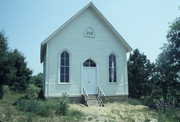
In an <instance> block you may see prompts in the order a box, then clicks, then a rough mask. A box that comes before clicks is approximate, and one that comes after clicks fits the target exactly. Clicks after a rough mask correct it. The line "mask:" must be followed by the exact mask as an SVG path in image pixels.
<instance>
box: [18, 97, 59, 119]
mask: <svg viewBox="0 0 180 122" xmlns="http://www.w3.org/2000/svg"><path fill="white" fill-rule="evenodd" d="M17 108H18V109H19V110H20V111H24V112H32V113H34V114H36V115H39V116H43V117H48V116H51V115H53V114H54V111H55V109H56V108H57V103H56V102H55V101H53V100H47V101H40V100H35V99H27V100H21V101H19V102H18V104H17Z"/></svg>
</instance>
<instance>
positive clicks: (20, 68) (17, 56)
mask: <svg viewBox="0 0 180 122" xmlns="http://www.w3.org/2000/svg"><path fill="white" fill-rule="evenodd" d="M8 57H9V63H10V64H11V67H10V69H9V70H10V73H8V74H7V76H8V79H7V83H6V84H7V85H9V86H10V88H11V89H12V90H15V91H20V92H24V91H26V89H27V87H28V84H29V82H30V78H31V74H32V71H31V70H30V69H29V68H27V63H26V62H25V57H24V56H23V55H22V54H21V53H20V52H19V51H18V50H17V49H15V50H14V51H11V52H9V55H8Z"/></svg>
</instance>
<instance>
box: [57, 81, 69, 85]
mask: <svg viewBox="0 0 180 122" xmlns="http://www.w3.org/2000/svg"><path fill="white" fill-rule="evenodd" d="M58 84H59V85H71V83H59V82H58Z"/></svg>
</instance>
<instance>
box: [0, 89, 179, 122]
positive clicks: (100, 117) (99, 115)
mask: <svg viewBox="0 0 180 122" xmlns="http://www.w3.org/2000/svg"><path fill="white" fill-rule="evenodd" d="M22 96H23V94H18V93H14V92H11V91H9V90H8V88H7V87H6V88H5V96H4V98H3V100H0V121H5V122H6V121H7V122H51V121H54V122H58V121H59V122H72V121H73V122H79V121H80V122H83V121H89V122H91V121H93V122H98V121H99V122H116V121H122V122H174V121H175V122H176V120H174V119H172V117H169V116H166V115H165V114H163V113H161V112H158V111H155V110H151V109H150V108H148V107H146V106H143V105H141V103H140V102H139V101H137V100H133V99H129V100H128V101H127V102H125V103H116V102H115V103H105V107H95V106H91V107H86V106H84V105H81V104H70V105H69V110H68V112H67V114H66V115H65V116H62V115H57V114H55V111H54V110H55V108H54V107H53V106H51V105H52V104H53V105H55V103H56V102H57V100H52V99H49V100H47V101H36V102H38V104H39V106H41V105H43V104H44V105H45V107H46V108H45V109H44V110H45V111H44V112H48V111H46V109H49V115H50V116H46V115H45V116H44V115H38V114H36V112H33V110H34V109H33V108H31V107H30V108H29V112H28V111H21V110H19V108H18V107H16V106H13V105H12V103H14V102H15V101H17V100H18V99H19V98H21V97H22ZM31 104H32V106H34V104H35V103H31ZM28 105H29V106H30V104H27V106H28ZM35 105H36V104H35ZM37 111H38V110H37ZM175 112H177V111H175ZM42 113H43V112H42ZM177 114H178V112H177ZM177 122H178V120H177Z"/></svg>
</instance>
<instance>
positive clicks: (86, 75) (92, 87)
mask: <svg viewBox="0 0 180 122" xmlns="http://www.w3.org/2000/svg"><path fill="white" fill-rule="evenodd" d="M83 81H84V87H85V90H86V92H87V93H88V94H97V82H96V68H95V67H84V68H83Z"/></svg>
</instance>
